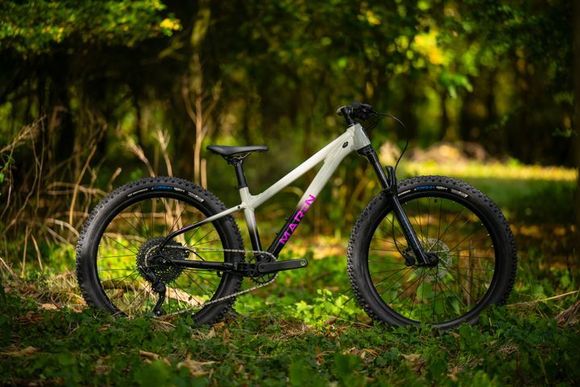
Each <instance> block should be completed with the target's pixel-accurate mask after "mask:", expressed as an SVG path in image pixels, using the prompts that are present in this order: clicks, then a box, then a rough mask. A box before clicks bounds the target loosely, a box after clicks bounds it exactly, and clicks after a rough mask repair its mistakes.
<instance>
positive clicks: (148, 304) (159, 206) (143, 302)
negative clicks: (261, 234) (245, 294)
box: [93, 192, 232, 317]
mask: <svg viewBox="0 0 580 387" xmlns="http://www.w3.org/2000/svg"><path fill="white" fill-rule="evenodd" d="M188 199H189V198H187V199H186V198H183V197H181V196H178V195H175V194H173V193H169V192H168V193H166V194H159V193H156V194H155V195H151V194H144V195H142V196H137V197H134V198H132V199H131V200H130V201H127V202H124V203H122V204H120V205H119V206H118V207H116V208H115V209H114V210H113V211H111V213H110V214H109V216H107V217H106V219H104V221H103V222H102V225H101V227H100V228H99V231H98V233H97V235H98V237H97V243H95V249H94V251H93V256H94V264H95V270H96V274H97V280H98V284H99V286H100V288H101V290H102V291H103V293H104V294H105V295H106V299H107V300H108V302H109V304H110V305H109V309H111V310H112V311H113V312H115V313H118V314H122V315H126V316H129V317H134V316H141V315H150V314H151V313H152V311H153V307H154V305H155V303H156V302H157V300H158V298H159V297H158V294H157V293H155V292H154V291H153V290H152V286H151V285H152V284H151V283H150V282H149V281H148V280H147V279H146V278H145V277H144V275H143V273H142V270H140V269H139V267H138V263H141V264H143V262H144V261H143V259H140V258H139V254H140V253H141V254H143V252H144V250H143V248H144V246H145V247H147V244H148V243H149V246H151V245H154V244H155V241H157V240H161V238H162V237H163V236H165V235H167V234H168V233H169V232H171V231H172V230H176V229H179V228H180V227H182V226H184V225H187V224H192V223H196V222H198V221H200V220H202V219H204V218H206V217H207V216H209V215H210V214H209V212H208V211H207V210H206V209H205V208H203V207H201V206H199V205H198V204H197V203H196V202H194V201H192V200H188ZM225 240H226V239H225V233H224V230H223V229H222V227H221V226H220V224H219V222H214V223H208V224H205V225H203V226H201V227H199V228H197V229H195V230H192V231H190V232H188V233H185V234H183V235H182V236H179V237H177V238H176V239H175V243H173V247H176V245H180V246H182V247H187V248H191V249H194V250H195V253H189V254H186V253H185V252H187V250H185V249H183V250H184V251H185V252H184V258H183V259H190V260H206V261H224V259H225V260H230V259H232V258H231V257H232V254H230V253H224V251H223V249H224V248H223V246H224V245H226V243H225ZM170 248H171V246H170ZM186 255H187V258H185V256H186ZM149 268H150V269H151V270H153V272H154V273H156V274H157V275H158V276H161V277H162V278H164V283H165V285H166V288H167V291H166V300H165V302H164V304H163V311H164V314H179V313H183V312H188V313H189V312H191V313H196V312H198V311H199V310H200V309H201V308H202V307H203V304H204V303H205V302H207V301H209V300H211V299H214V298H215V297H218V296H221V295H222V293H224V290H225V287H226V284H227V282H228V281H227V279H228V275H221V274H220V273H217V272H215V271H208V270H195V269H184V270H178V271H176V270H175V269H174V268H171V267H167V266H165V267H163V266H162V265H159V264H155V263H149Z"/></svg>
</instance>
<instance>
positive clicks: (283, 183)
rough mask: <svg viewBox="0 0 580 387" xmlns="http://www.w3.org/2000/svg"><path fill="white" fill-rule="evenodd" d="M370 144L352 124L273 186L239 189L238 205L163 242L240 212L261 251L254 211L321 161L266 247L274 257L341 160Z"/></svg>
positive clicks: (356, 126) (254, 246)
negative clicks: (259, 190) (253, 191)
mask: <svg viewBox="0 0 580 387" xmlns="http://www.w3.org/2000/svg"><path fill="white" fill-rule="evenodd" d="M370 144H371V142H370V140H369V138H368V136H367V135H366V133H365V131H364V129H363V127H362V126H361V125H360V124H358V123H355V124H354V125H351V126H349V127H348V128H347V129H346V131H345V132H344V133H343V134H342V135H340V136H339V137H337V138H336V139H335V140H333V141H332V142H330V143H329V144H327V145H326V146H325V147H324V148H322V149H320V150H319V151H318V152H316V153H315V154H314V155H312V156H311V157H310V158H308V159H307V160H306V161H304V162H303V163H302V164H300V165H299V166H297V167H296V168H295V169H294V170H292V171H290V172H289V173H288V174H286V175H285V176H284V177H282V178H281V179H280V180H278V181H277V182H276V183H274V184H273V185H271V186H270V187H269V188H267V189H266V190H265V191H264V192H262V193H260V194H257V195H252V194H251V193H250V190H249V188H248V187H241V188H240V198H241V203H240V204H238V205H237V206H234V207H231V208H228V209H227V210H224V211H222V212H220V213H218V214H215V215H212V216H210V217H208V218H206V219H204V220H202V221H200V222H198V223H195V224H193V225H189V226H186V227H183V228H182V229H180V230H177V231H174V232H173V233H171V234H169V235H168V236H167V238H166V241H169V240H171V239H172V238H174V237H175V236H177V235H179V234H183V233H184V232H187V231H189V230H192V229H194V228H197V227H199V226H201V225H203V224H206V223H209V222H213V221H215V220H218V219H220V218H223V217H224V216H227V215H230V214H232V213H234V212H238V211H242V210H243V211H244V216H245V220H246V224H247V227H248V231H249V233H250V239H251V241H252V245H253V246H252V247H253V249H254V250H255V251H261V250H262V247H261V243H260V238H259V234H258V229H257V225H256V217H255V215H254V211H255V209H256V208H258V207H259V206H261V205H262V204H263V203H264V202H266V201H268V200H269V199H270V198H271V197H272V196H274V195H276V194H277V193H278V192H280V191H281V190H283V189H284V188H286V187H287V186H288V185H290V184H292V182H294V181H295V180H296V179H298V178H299V177H300V176H302V175H304V174H305V173H306V172H308V171H309V170H311V169H312V168H314V167H315V166H316V165H318V164H319V163H320V162H323V164H322V167H321V168H320V170H319V171H318V172H317V173H316V176H315V177H314V179H312V182H311V183H310V185H309V186H308V188H307V189H306V191H305V192H304V195H302V198H301V199H300V201H299V202H298V205H297V209H296V211H295V212H294V214H293V215H292V216H291V217H290V218H289V219H288V221H287V223H286V224H285V225H284V227H283V228H282V230H281V231H280V232H279V233H278V234H277V237H276V239H275V240H274V241H273V242H272V244H271V245H270V247H269V248H268V252H269V253H271V254H273V255H275V256H277V255H278V254H279V252H280V250H281V249H282V247H283V246H284V245H285V244H286V242H287V241H288V239H289V238H290V236H291V235H292V234H293V232H294V230H295V229H296V227H298V224H299V223H300V221H301V220H302V218H303V217H304V215H305V213H306V211H308V209H309V207H310V206H311V205H312V203H313V202H314V200H316V197H317V196H318V194H319V193H320V191H322V189H323V188H324V186H325V185H326V183H327V182H328V180H329V179H330V177H331V176H332V174H333V173H334V171H335V170H336V168H337V167H338V165H339V164H340V163H341V162H342V160H343V159H344V158H345V157H346V156H347V155H348V154H350V153H351V152H354V151H358V150H360V149H362V148H365V147H367V146H369V145H370Z"/></svg>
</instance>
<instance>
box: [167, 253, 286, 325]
mask: <svg viewBox="0 0 580 387" xmlns="http://www.w3.org/2000/svg"><path fill="white" fill-rule="evenodd" d="M168 247H169V248H174V249H180V250H188V251H191V252H192V253H195V252H198V251H212V252H226V253H244V255H245V254H247V253H252V254H263V255H268V256H270V257H272V260H273V261H275V260H276V257H275V256H274V254H272V253H270V252H267V251H257V250H239V249H210V248H201V249H192V248H190V247H187V246H166V247H165V248H168ZM277 274H278V273H275V274H274V277H272V279H270V280H268V281H267V282H264V283H262V284H258V285H256V286H253V287H251V288H249V289H244V290H239V291H237V292H235V293H232V294H228V295H227V296H223V297H219V298H216V299H215V300H211V301H207V302H204V303H203V304H201V305H199V306H196V307H195V308H193V307H192V308H187V309H184V310H181V311H179V312H173V313H168V314H166V315H165V316H175V315H178V314H183V313H186V312H189V311H191V310H193V309H196V308H199V309H200V310H201V309H203V308H205V307H206V306H209V305H213V304H217V303H219V302H223V301H226V300H229V299H231V298H235V297H238V296H241V295H244V294H246V293H250V292H253V291H254V290H257V289H260V288H263V287H264V286H267V285H270V284H271V283H273V282H274V281H275V280H276V278H277V277H278V275H277Z"/></svg>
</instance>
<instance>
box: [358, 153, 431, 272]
mask: <svg viewBox="0 0 580 387" xmlns="http://www.w3.org/2000/svg"><path fill="white" fill-rule="evenodd" d="M357 152H358V153H359V154H360V155H362V156H365V157H366V158H367V160H368V161H369V163H371V165H372V166H373V169H374V170H375V173H376V174H377V177H378V178H379V181H380V183H381V186H382V187H383V191H385V192H387V193H388V197H389V200H390V202H391V205H392V207H393V212H394V214H395V217H396V218H397V221H398V222H399V225H400V226H401V229H402V230H403V235H405V239H406V240H407V243H408V244H409V246H410V247H411V250H412V251H413V253H414V254H415V258H416V260H417V262H416V263H417V265H418V266H427V265H430V264H432V263H433V258H432V257H430V255H429V254H427V253H425V250H423V246H421V242H419V239H418V238H417V234H416V233H415V230H414V229H413V226H412V225H411V222H410V221H409V218H408V217H407V214H406V213H405V210H404V209H403V206H402V205H401V202H400V201H399V197H398V195H397V177H396V176H395V172H394V169H393V167H387V171H388V173H387V172H385V169H383V167H382V166H381V163H380V162H379V158H378V157H377V153H376V152H375V150H374V148H373V147H372V145H367V146H365V147H364V148H361V149H359V150H358V151H357ZM405 261H406V262H407V264H408V265H409V266H411V265H413V264H414V263H415V262H412V258H411V262H410V260H409V257H407V256H405Z"/></svg>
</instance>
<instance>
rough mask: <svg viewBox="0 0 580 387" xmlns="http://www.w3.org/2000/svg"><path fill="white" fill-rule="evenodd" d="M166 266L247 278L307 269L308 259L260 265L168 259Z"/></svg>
mask: <svg viewBox="0 0 580 387" xmlns="http://www.w3.org/2000/svg"><path fill="white" fill-rule="evenodd" d="M164 263H165V264H167V265H172V266H178V267H185V268H188V269H205V270H214V271H222V272H236V273H241V274H243V275H247V276H254V275H256V274H257V275H261V274H268V273H276V272H279V271H283V270H293V269H300V268H303V267H306V266H307V265H308V261H307V260H306V259H289V260H286V261H276V262H262V263H258V264H253V263H246V262H236V263H231V262H210V261H188V260H182V259H166V260H165V262H164Z"/></svg>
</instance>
